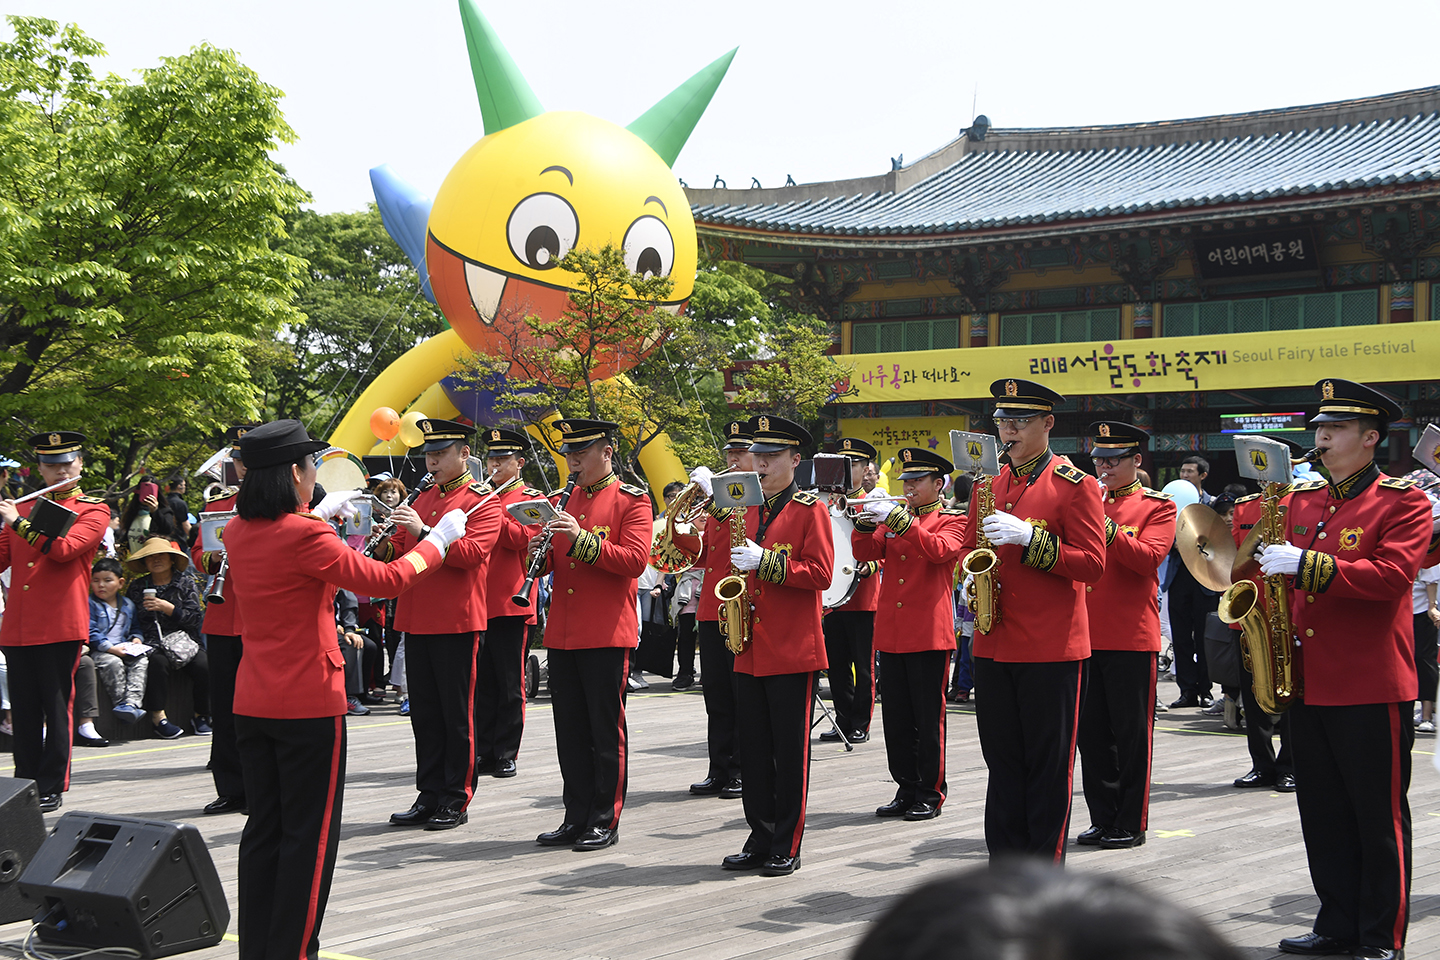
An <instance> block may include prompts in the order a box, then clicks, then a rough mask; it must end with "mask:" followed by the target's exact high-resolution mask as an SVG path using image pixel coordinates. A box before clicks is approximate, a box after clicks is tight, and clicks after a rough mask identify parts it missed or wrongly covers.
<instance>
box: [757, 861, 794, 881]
mask: <svg viewBox="0 0 1440 960" xmlns="http://www.w3.org/2000/svg"><path fill="white" fill-rule="evenodd" d="M799 869H800V858H799V857H798V856H796V857H771V858H770V859H768V860H766V861H765V863H764V864H763V865H762V866H761V867H760V872H761V873H762V874H763V875H765V876H767V877H788V876H790V874H792V873H794V872H795V871H796V870H799Z"/></svg>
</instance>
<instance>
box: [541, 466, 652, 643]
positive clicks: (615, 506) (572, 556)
mask: <svg viewBox="0 0 1440 960" xmlns="http://www.w3.org/2000/svg"><path fill="white" fill-rule="evenodd" d="M555 500H556V501H557V502H558V501H559V496H558V495H556V497H555ZM565 512H566V513H568V514H570V515H571V516H572V517H574V518H575V519H576V521H577V522H578V523H579V524H580V535H579V537H577V538H576V540H575V542H574V543H573V544H569V545H567V544H566V542H565V537H564V536H562V535H561V534H558V533H557V534H556V535H555V537H554V540H553V541H552V543H551V550H550V559H549V561H548V565H549V568H550V569H553V570H554V571H555V583H554V586H553V587H552V588H551V592H550V617H549V620H547V621H546V624H545V647H546V649H548V650H582V649H589V648H593V647H634V646H636V645H638V644H639V642H640V614H639V611H638V607H637V600H638V594H637V592H636V591H637V589H638V585H637V583H636V581H637V578H638V577H639V576H640V574H641V573H643V572H644V571H645V565H646V564H647V563H649V562H650V536H651V531H652V529H653V527H652V525H651V520H652V515H653V513H654V510H653V509H652V508H651V506H650V497H649V495H648V494H646V492H645V491H644V490H641V489H640V488H639V487H632V486H630V485H629V484H628V483H621V482H620V478H619V477H617V476H615V475H614V474H613V473H612V474H610V475H609V476H608V477H606V478H605V479H604V480H600V481H598V482H596V483H592V484H590V485H589V486H587V487H580V486H577V487H576V488H575V491H574V492H573V493H572V494H571V496H570V502H569V504H568V505H567V506H566V508H565Z"/></svg>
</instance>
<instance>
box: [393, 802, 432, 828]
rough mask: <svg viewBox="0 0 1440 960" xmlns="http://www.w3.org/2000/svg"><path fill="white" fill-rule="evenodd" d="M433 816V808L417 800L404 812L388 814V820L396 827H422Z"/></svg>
mask: <svg viewBox="0 0 1440 960" xmlns="http://www.w3.org/2000/svg"><path fill="white" fill-rule="evenodd" d="M433 816H435V808H434V807H430V806H426V805H425V804H423V803H421V802H420V801H419V800H416V801H415V805H414V806H413V807H411V808H410V809H409V810H406V811H405V812H404V813H392V814H390V822H391V823H392V824H394V825H395V826H397V827H423V826H425V824H427V823H429V822H430V818H431V817H433Z"/></svg>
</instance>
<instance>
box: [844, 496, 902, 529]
mask: <svg viewBox="0 0 1440 960" xmlns="http://www.w3.org/2000/svg"><path fill="white" fill-rule="evenodd" d="M909 502H910V499H909V498H908V497H865V498H864V499H863V500H856V501H855V502H853V503H852V502H851V501H850V500H849V499H848V498H846V497H843V496H837V497H834V498H833V499H832V500H831V503H832V504H833V505H834V506H837V507H839V508H840V509H841V511H843V512H844V514H845V516H847V517H849V518H850V521H851V522H852V523H853V522H855V521H856V520H859V519H860V518H861V517H862V516H863V515H864V513H865V505H866V504H867V503H909Z"/></svg>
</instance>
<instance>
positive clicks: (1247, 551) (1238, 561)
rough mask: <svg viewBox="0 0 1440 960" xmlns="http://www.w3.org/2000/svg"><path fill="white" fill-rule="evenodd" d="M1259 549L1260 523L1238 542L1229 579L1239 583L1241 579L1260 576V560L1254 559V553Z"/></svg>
mask: <svg viewBox="0 0 1440 960" xmlns="http://www.w3.org/2000/svg"><path fill="white" fill-rule="evenodd" d="M1259 550H1260V524H1258V523H1257V524H1255V526H1254V527H1252V528H1251V530H1250V532H1249V533H1247V534H1246V535H1245V539H1244V541H1243V542H1241V544H1240V549H1239V550H1238V551H1236V553H1235V562H1234V564H1232V565H1231V567H1230V580H1231V582H1233V583H1239V582H1240V581H1241V580H1249V579H1250V578H1251V577H1258V576H1260V561H1259V560H1257V559H1255V554H1256V553H1257V552H1259Z"/></svg>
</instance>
